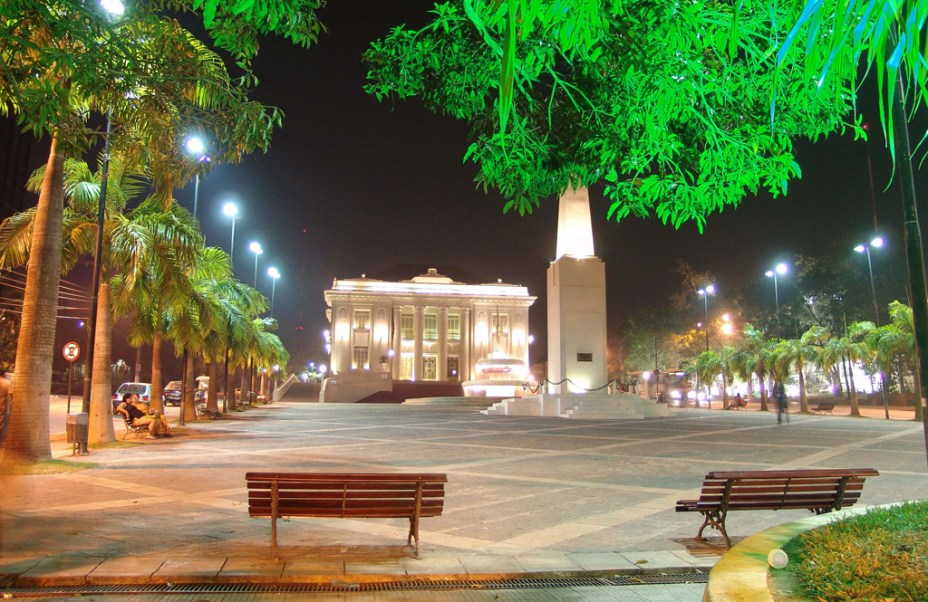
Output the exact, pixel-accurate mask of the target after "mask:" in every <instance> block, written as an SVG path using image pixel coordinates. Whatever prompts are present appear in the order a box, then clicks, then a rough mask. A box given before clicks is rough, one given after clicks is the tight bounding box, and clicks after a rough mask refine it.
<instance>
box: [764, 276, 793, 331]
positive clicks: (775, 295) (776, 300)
mask: <svg viewBox="0 0 928 602" xmlns="http://www.w3.org/2000/svg"><path fill="white" fill-rule="evenodd" d="M788 271H789V267H788V266H787V265H786V264H785V263H778V264H777V265H776V267H775V268H773V269H772V270H767V271H766V272H764V276H766V277H767V278H773V301H774V303H775V304H776V314H774V315H775V317H776V319H777V336H780V292H779V290H778V288H777V275H780V276H782V275H783V274H785V273H786V272H788Z"/></svg>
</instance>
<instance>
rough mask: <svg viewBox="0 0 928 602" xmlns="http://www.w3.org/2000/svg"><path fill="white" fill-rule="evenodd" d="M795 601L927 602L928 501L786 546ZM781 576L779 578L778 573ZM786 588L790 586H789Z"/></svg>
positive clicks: (783, 579)
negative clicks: (911, 601)
mask: <svg viewBox="0 0 928 602" xmlns="http://www.w3.org/2000/svg"><path fill="white" fill-rule="evenodd" d="M783 549H784V551H786V553H787V554H789V557H790V563H789V565H788V567H787V568H786V569H784V570H783V571H774V575H775V580H776V581H778V582H779V584H780V585H781V586H785V587H777V588H775V589H780V590H781V591H782V589H786V590H791V592H790V593H791V594H792V595H791V596H786V597H787V598H791V599H802V598H804V599H808V600H829V601H831V600H885V601H890V600H891V601H894V602H896V601H902V600H928V502H913V503H907V504H903V505H899V506H893V507H891V508H878V509H874V510H871V511H869V512H867V513H866V514H863V515H860V516H856V517H852V518H849V519H847V520H842V521H837V522H835V523H832V524H831V525H828V526H826V527H822V528H820V529H815V530H813V531H809V532H807V533H805V534H803V535H802V536H800V537H798V538H796V539H794V540H792V541H791V542H789V544H788V545H787V546H784V548H783ZM778 573H779V574H780V575H777V574H778ZM787 584H788V585H787Z"/></svg>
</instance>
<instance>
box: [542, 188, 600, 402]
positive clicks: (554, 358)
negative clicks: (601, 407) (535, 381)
mask: <svg viewBox="0 0 928 602" xmlns="http://www.w3.org/2000/svg"><path fill="white" fill-rule="evenodd" d="M607 378H608V377H607V368H606V265H605V264H604V263H603V261H602V260H601V259H600V258H598V257H596V253H595V252H594V251H593V224H592V221H591V220H590V195H589V193H588V192H587V189H586V188H579V189H575V188H573V187H572V186H571V187H569V188H568V189H567V191H566V192H565V193H564V194H563V195H561V198H560V201H559V207H558V219H557V255H556V257H555V259H554V261H553V262H552V263H551V264H550V265H549V266H548V380H549V381H551V382H552V383H560V382H561V381H564V380H565V379H568V380H569V382H563V384H559V385H557V384H549V385H548V392H549V393H582V392H584V391H585V390H593V389H599V388H601V387H604V386H605V385H606V384H607V383H608V380H607ZM600 392H603V391H600Z"/></svg>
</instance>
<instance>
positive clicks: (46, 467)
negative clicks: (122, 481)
mask: <svg viewBox="0 0 928 602" xmlns="http://www.w3.org/2000/svg"><path fill="white" fill-rule="evenodd" d="M98 466H99V464H96V463H94V462H71V461H66V460H46V461H45V462H37V463H35V464H9V463H7V464H3V465H2V466H0V474H4V475H44V474H60V473H63V472H78V471H80V470H87V469H90V468H97V467H98Z"/></svg>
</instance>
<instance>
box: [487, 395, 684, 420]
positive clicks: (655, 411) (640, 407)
mask: <svg viewBox="0 0 928 602" xmlns="http://www.w3.org/2000/svg"><path fill="white" fill-rule="evenodd" d="M480 413H481V414H485V415H487V416H548V417H556V418H581V419H584V420H641V419H644V418H664V417H667V416H670V408H668V407H667V406H666V405H664V404H657V403H655V402H654V401H652V400H650V399H642V398H641V397H638V396H637V395H631V394H628V393H619V394H612V395H603V394H595V393H593V394H589V393H588V394H584V395H580V394H573V393H559V394H548V393H544V394H541V395H536V396H532V397H521V398H510V399H504V400H502V401H500V402H498V403H495V404H493V405H492V406H491V407H489V408H487V409H486V410H481V412H480Z"/></svg>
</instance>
